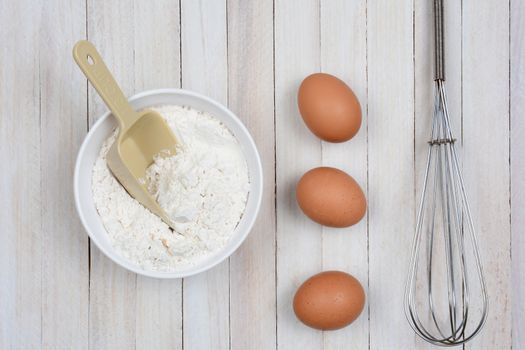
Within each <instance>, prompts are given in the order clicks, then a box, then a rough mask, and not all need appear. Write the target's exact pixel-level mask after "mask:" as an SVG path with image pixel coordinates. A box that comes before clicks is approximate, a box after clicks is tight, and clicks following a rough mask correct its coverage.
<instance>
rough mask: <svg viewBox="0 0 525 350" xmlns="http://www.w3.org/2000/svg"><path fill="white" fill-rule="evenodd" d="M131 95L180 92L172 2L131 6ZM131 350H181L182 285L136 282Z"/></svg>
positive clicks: (177, 26)
mask: <svg viewBox="0 0 525 350" xmlns="http://www.w3.org/2000/svg"><path fill="white" fill-rule="evenodd" d="M134 5H135V6H134V18H135V23H142V25H141V26H140V28H136V29H135V31H134V55H133V58H134V60H133V62H134V79H135V84H134V86H135V90H136V91H137V92H138V91H145V90H149V89H159V88H179V87H180V21H179V19H180V17H179V15H180V13H179V10H180V6H179V5H180V4H179V1H178V0H162V1H154V2H151V1H148V0H136V1H135V3H134ZM136 293H137V295H136V303H137V304H136V317H135V332H136V333H135V346H136V349H144V350H146V349H182V339H183V337H182V280H155V279H152V278H148V277H144V276H137V285H136Z"/></svg>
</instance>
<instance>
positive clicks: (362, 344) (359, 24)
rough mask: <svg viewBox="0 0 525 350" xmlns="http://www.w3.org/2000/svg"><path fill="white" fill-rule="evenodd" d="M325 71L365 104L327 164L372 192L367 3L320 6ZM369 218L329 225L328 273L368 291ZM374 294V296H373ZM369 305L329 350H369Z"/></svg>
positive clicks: (327, 344) (330, 146)
mask: <svg viewBox="0 0 525 350" xmlns="http://www.w3.org/2000/svg"><path fill="white" fill-rule="evenodd" d="M320 10H321V12H320V23H321V70H322V71H323V72H325V73H329V74H333V75H335V76H337V77H339V78H340V79H342V80H344V81H345V82H346V83H347V84H348V85H349V86H350V87H351V88H352V90H354V92H355V94H356V95H357V97H358V99H359V102H360V103H361V110H362V116H363V122H362V124H361V129H360V130H359V133H358V134H357V135H356V136H355V137H354V138H353V139H352V140H350V141H348V142H345V143H328V142H323V144H322V151H323V153H322V163H323V165H325V166H332V167H336V168H338V169H341V170H343V171H346V172H347V173H348V174H350V176H352V177H353V178H354V179H355V180H356V181H357V182H358V183H359V185H360V186H361V188H362V189H363V191H364V192H365V194H366V191H367V161H366V160H367V115H366V112H367V93H366V89H367V77H366V1H344V0H337V1H333V0H324V1H321V2H320ZM367 226H368V225H367V218H366V216H365V218H363V220H361V222H359V223H358V224H356V225H354V226H352V227H349V228H344V229H334V228H329V227H323V237H322V242H323V243H322V247H323V270H341V271H345V272H348V273H350V274H352V275H353V276H354V277H356V278H357V279H358V280H359V281H360V282H361V284H362V285H363V287H364V288H365V292H366V293H367V289H368V233H367ZM367 294H368V293H367ZM368 327H369V324H368V306H365V309H364V310H363V313H362V314H361V316H360V317H359V318H358V319H357V320H356V321H354V323H352V325H351V326H349V327H345V328H343V329H341V330H337V331H327V332H324V333H323V340H324V348H325V349H348V348H352V349H368V345H369V341H368V335H369V333H368Z"/></svg>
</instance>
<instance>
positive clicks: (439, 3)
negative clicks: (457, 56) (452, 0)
mask: <svg viewBox="0 0 525 350" xmlns="http://www.w3.org/2000/svg"><path fill="white" fill-rule="evenodd" d="M444 31H445V30H444V11H443V0H434V45H435V48H434V55H435V57H434V58H435V64H436V66H435V69H434V80H445V32H444Z"/></svg>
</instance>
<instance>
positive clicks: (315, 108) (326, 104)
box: [297, 73, 361, 142]
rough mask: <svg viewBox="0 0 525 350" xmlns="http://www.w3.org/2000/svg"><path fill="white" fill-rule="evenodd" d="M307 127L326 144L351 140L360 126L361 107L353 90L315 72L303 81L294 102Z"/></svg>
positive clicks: (334, 78) (336, 79)
mask: <svg viewBox="0 0 525 350" xmlns="http://www.w3.org/2000/svg"><path fill="white" fill-rule="evenodd" d="M297 102H298V105H299V111H300V112H301V116H302V117H303V120H304V122H305V124H306V126H308V128H309V129H310V130H311V131H312V132H313V133H314V134H315V135H316V136H317V137H319V138H320V139H323V140H325V141H329V142H344V141H347V140H350V139H351V138H352V137H354V135H355V134H356V133H357V132H358V131H359V128H360V127H361V106H360V105H359V101H358V100H357V97H356V96H355V94H354V92H353V91H352V89H350V88H349V87H348V85H346V84H345V83H344V82H343V81H342V80H340V79H338V78H336V77H334V76H333V75H330V74H325V73H316V74H312V75H310V76H308V77H306V79H304V80H303V82H302V83H301V86H300V87H299V94H298V99H297Z"/></svg>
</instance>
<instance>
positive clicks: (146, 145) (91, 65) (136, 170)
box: [73, 40, 177, 228]
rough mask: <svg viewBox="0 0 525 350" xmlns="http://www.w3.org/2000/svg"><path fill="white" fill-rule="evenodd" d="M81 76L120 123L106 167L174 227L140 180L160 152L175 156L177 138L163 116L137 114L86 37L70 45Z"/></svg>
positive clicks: (134, 195)
mask: <svg viewBox="0 0 525 350" xmlns="http://www.w3.org/2000/svg"><path fill="white" fill-rule="evenodd" d="M73 57H74V58H75V61H76V62H77V64H78V66H79V67H80V69H81V70H82V72H83V73H84V75H85V76H86V77H87V78H88V80H89V81H90V82H91V84H92V85H93V87H94V88H95V90H97V92H98V94H99V95H100V97H102V99H103V100H104V102H105V103H106V105H107V106H108V107H109V109H110V110H111V113H112V114H113V115H114V116H115V118H117V120H118V122H119V134H118V137H117V139H116V140H115V143H113V145H112V146H111V148H110V150H109V151H108V154H107V156H106V159H107V163H108V167H109V169H110V170H111V172H112V173H113V175H115V177H116V178H117V180H118V181H119V182H120V183H121V184H122V186H124V188H125V189H126V190H127V191H128V192H129V194H130V195H131V196H132V197H133V198H135V199H136V200H137V201H139V202H140V203H141V204H142V205H143V206H145V207H146V208H148V209H149V210H150V211H151V212H153V213H154V214H156V215H157V216H159V217H160V218H161V219H162V220H163V221H164V222H165V223H166V224H167V225H169V226H170V227H172V228H173V223H172V221H171V220H170V218H169V217H168V215H167V214H166V213H165V212H164V210H163V209H162V208H161V207H160V206H159V204H158V203H157V201H156V200H155V199H154V198H153V197H152V196H151V195H150V194H149V192H148V190H147V184H145V183H141V182H140V181H139V179H144V178H145V174H146V169H147V168H148V167H149V166H150V165H151V164H152V163H153V159H154V157H155V156H158V155H159V154H164V155H174V154H175V152H176V145H177V140H176V138H175V136H174V135H173V132H172V131H171V129H170V127H169V126H168V125H167V123H166V121H165V120H164V118H162V116H161V115H160V114H158V113H156V112H154V111H142V112H140V113H137V112H136V111H134V110H133V108H132V107H131V106H130V104H129V103H128V100H127V99H126V97H125V96H124V94H123V93H122V91H121V90H120V88H119V86H118V84H117V82H116V81H115V79H114V78H113V76H112V75H111V73H110V72H109V70H108V68H107V67H106V65H105V63H104V61H103V60H102V57H100V54H99V53H98V52H97V50H96V49H95V47H94V46H93V45H92V44H91V43H90V42H89V41H86V40H81V41H79V42H78V43H77V44H76V45H75V47H74V48H73Z"/></svg>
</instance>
